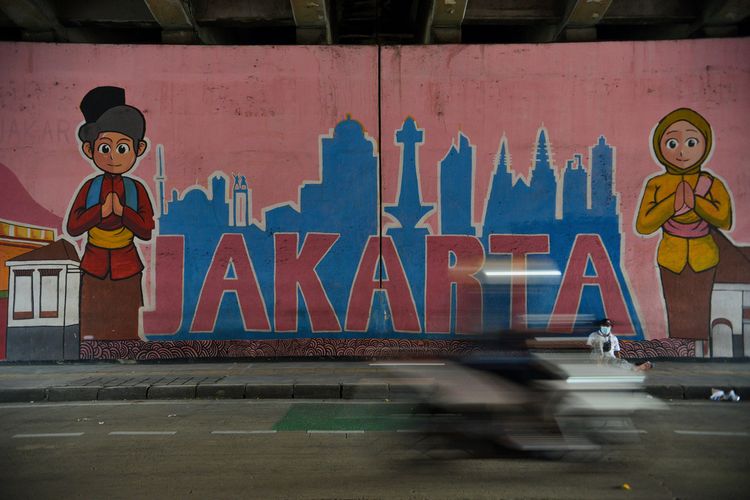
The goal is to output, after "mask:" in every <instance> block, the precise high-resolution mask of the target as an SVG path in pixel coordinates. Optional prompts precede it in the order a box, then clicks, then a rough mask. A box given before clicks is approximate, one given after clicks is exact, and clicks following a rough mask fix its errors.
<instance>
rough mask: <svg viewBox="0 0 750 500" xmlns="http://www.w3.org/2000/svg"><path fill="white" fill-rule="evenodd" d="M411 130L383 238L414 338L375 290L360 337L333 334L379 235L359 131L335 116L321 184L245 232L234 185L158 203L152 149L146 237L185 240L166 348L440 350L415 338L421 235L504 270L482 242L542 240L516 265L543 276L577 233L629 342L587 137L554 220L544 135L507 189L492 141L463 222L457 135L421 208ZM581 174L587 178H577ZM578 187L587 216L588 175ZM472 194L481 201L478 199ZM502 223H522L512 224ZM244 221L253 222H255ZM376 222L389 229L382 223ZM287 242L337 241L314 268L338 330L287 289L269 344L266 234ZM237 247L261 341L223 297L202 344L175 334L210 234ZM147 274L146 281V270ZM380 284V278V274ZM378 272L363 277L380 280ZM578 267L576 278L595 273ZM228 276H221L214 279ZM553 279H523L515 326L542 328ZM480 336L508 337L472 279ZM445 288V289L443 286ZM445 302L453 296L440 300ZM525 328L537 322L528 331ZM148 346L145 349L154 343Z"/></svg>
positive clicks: (591, 297)
mask: <svg viewBox="0 0 750 500" xmlns="http://www.w3.org/2000/svg"><path fill="white" fill-rule="evenodd" d="M424 134H425V131H424V130H422V129H419V128H418V126H417V123H416V122H415V120H414V119H412V118H407V119H405V120H404V122H403V124H402V126H401V127H400V128H399V129H398V130H396V131H395V132H394V136H393V138H394V140H395V143H396V144H397V146H399V147H400V148H401V169H400V176H399V186H398V195H397V199H396V200H395V202H394V203H383V207H382V209H383V214H384V215H383V228H384V229H383V232H384V235H385V236H388V237H390V238H392V239H393V242H394V245H395V247H396V250H397V251H398V253H399V256H400V258H401V261H402V264H403V267H404V271H405V273H406V276H407V278H408V281H409V285H410V288H411V293H412V296H413V297H414V302H415V304H416V307H417V312H418V317H419V321H420V325H421V328H422V333H418V334H415V333H401V332H395V331H394V329H393V325H392V322H391V312H390V308H389V304H388V300H387V297H386V294H385V292H384V291H376V292H375V296H374V299H373V301H372V310H371V316H370V322H369V326H368V329H367V332H364V333H363V332H347V331H346V330H345V322H346V313H347V306H348V301H349V295H350V292H351V288H352V283H353V281H354V277H355V274H356V272H357V268H358V265H359V262H360V259H361V257H362V253H363V251H364V248H365V245H366V244H367V241H368V239H369V238H370V237H371V236H377V235H378V227H379V224H380V218H381V217H380V207H379V197H380V192H379V190H380V179H379V175H380V174H379V172H378V158H377V155H376V151H377V148H376V143H375V141H374V140H373V139H372V138H368V137H367V136H366V134H365V132H364V129H363V127H362V126H361V124H360V123H359V122H357V121H356V120H354V119H352V118H351V117H350V116H347V117H346V119H344V120H342V121H340V122H339V123H338V124H337V125H336V126H335V128H334V129H333V133H332V134H330V135H326V136H322V137H321V138H320V146H319V147H320V148H321V165H320V169H321V170H320V171H321V178H320V181H306V182H303V185H302V187H301V189H300V195H299V202H298V204H296V203H291V202H290V203H285V204H281V205H278V206H274V207H271V208H268V209H266V210H264V212H263V216H262V217H261V219H262V222H263V224H259V223H258V222H257V221H256V220H254V218H253V216H252V215H253V214H252V202H251V200H252V189H253V186H251V185H248V183H247V180H246V177H245V176H244V175H243V174H242V173H232V174H231V175H227V174H224V173H215V174H212V176H210V178H209V179H208V186H207V189H200V188H199V186H193V187H190V188H188V189H186V190H185V191H183V192H182V194H181V195H180V193H179V192H178V191H177V190H174V189H173V190H171V196H170V199H166V196H167V195H166V193H167V192H169V191H168V190H167V189H166V181H167V179H168V177H169V176H168V173H167V172H166V170H167V169H166V162H165V159H164V151H163V148H161V147H159V148H158V150H157V161H158V168H157V174H156V176H155V177H154V180H155V181H156V184H157V189H156V192H157V193H158V196H159V198H160V199H159V200H158V206H159V209H160V215H159V226H158V227H159V234H160V235H182V236H184V241H185V258H184V276H185V280H184V282H185V285H184V291H183V321H182V326H181V329H180V331H178V332H177V333H176V334H175V335H174V339H175V340H177V339H180V340H186V339H192V340H204V339H205V340H210V339H213V340H218V339H226V340H228V339H251V338H252V339H279V338H296V337H343V338H365V337H366V338H378V337H379V338H414V337H417V336H419V337H420V338H434V339H445V338H452V337H453V336H454V335H456V333H455V332H454V331H453V325H454V324H455V296H454V299H453V306H452V309H453V312H454V319H453V322H452V326H451V333H450V334H445V333H437V334H435V333H430V332H425V331H424V328H425V318H424V293H425V288H424V280H425V237H426V236H428V235H431V234H443V235H448V234H451V235H470V236H476V237H478V238H479V240H480V241H481V243H482V245H483V247H484V249H485V255H487V259H488V261H493V262H496V263H497V264H498V265H508V263H509V262H510V260H509V259H510V257H509V256H502V255H490V254H489V235H490V234H549V241H550V252H549V255H529V256H527V262H528V265H529V266H530V267H534V266H537V267H538V266H549V265H550V263H552V265H554V266H556V267H557V269H559V270H560V271H564V270H565V267H566V263H567V260H568V257H569V255H570V251H571V248H572V246H573V242H574V240H575V237H576V235H577V234H580V233H585V234H598V235H599V236H600V237H601V240H602V242H603V244H604V246H605V248H606V250H607V252H608V254H609V256H610V259H611V261H612V265H613V268H614V271H615V275H616V277H617V280H618V282H619V285H620V288H621V290H622V292H623V297H624V299H625V304H626V306H627V310H628V313H629V315H630V318H631V321H632V322H633V326H634V328H635V331H636V336H635V337H633V338H639V339H642V338H643V332H642V328H641V325H640V321H639V319H638V315H637V313H636V310H635V307H634V304H633V300H632V296H631V293H630V290H629V287H628V283H627V281H626V280H625V277H624V274H623V271H622V267H621V234H620V230H619V228H620V215H619V213H618V210H617V207H618V200H617V195H616V194H615V193H614V191H613V175H614V173H613V170H614V150H613V148H612V147H611V146H610V145H609V144H607V141H606V138H605V137H604V136H600V137H599V138H598V141H597V142H596V144H595V145H594V146H593V147H592V148H591V149H590V151H591V155H590V157H591V158H590V170H589V171H587V170H586V169H585V168H584V165H583V156H582V155H580V154H578V155H575V157H574V158H573V159H571V160H568V161H567V162H566V165H565V167H564V169H563V170H562V173H561V176H560V177H562V181H563V189H562V197H563V199H562V211H561V212H562V213H561V217H558V215H557V214H556V207H557V205H556V204H557V201H556V200H557V193H558V179H557V175H556V174H555V171H554V169H553V166H552V164H551V161H550V154H551V153H550V146H549V138H548V134H547V131H546V130H545V129H544V128H540V129H539V132H538V135H537V141H536V147H535V151H536V155H535V159H534V162H533V165H532V167H531V170H530V173H529V177H528V181H527V182H524V181H522V180H521V179H515V181H514V176H513V172H512V170H511V168H510V162H509V155H510V153H509V148H508V145H507V140H506V139H505V137H503V138H502V139H501V145H500V151H499V153H498V157H497V164H496V166H495V167H496V170H495V172H494V174H493V175H492V177H491V180H490V187H489V192H488V195H487V200H486V208H485V210H484V213H483V215H484V220H481V221H474V220H473V217H472V213H473V206H472V203H473V200H474V196H473V193H474V192H475V190H476V186H475V185H474V172H475V169H476V164H475V163H476V162H475V159H474V156H475V155H474V146H473V145H472V144H471V142H470V138H469V137H467V136H465V135H464V134H462V133H459V134H458V141H457V144H451V145H450V147H449V148H448V152H447V153H446V155H445V157H444V158H443V159H442V161H441V162H440V169H439V172H438V177H439V190H438V200H437V202H436V203H434V204H433V203H425V202H424V201H423V199H422V196H421V186H420V181H419V176H418V165H417V158H418V155H417V150H418V148H419V146H420V145H421V144H422V143H423V142H424ZM589 172H590V173H589ZM589 175H590V177H591V193H590V206H589V201H588V199H589V193H588V183H589V179H588V177H589ZM480 191H481V190H480ZM435 211H438V212H439V213H438V221H439V225H438V229H437V230H435V231H434V232H433V230H431V229H430V227H429V226H427V225H425V224H424V220H425V218H427V217H428V216H429V215H431V214H433V213H434V212H435ZM516 214H523V217H522V218H519V217H518V216H517V215H516ZM255 219H258V218H257V217H256V218H255ZM388 219H391V221H389V220H388ZM279 232H283V233H299V247H298V251H299V249H301V247H302V245H303V243H304V241H305V236H306V235H307V234H309V233H336V234H339V235H340V236H339V238H338V240H337V241H336V243H335V244H334V245H333V247H332V248H331V250H330V251H329V252H328V253H327V254H326V256H325V257H324V258H323V260H322V261H321V262H320V263H319V264H318V266H317V267H316V268H315V269H316V272H317V274H318V276H319V277H320V280H321V282H322V284H323V287H324V289H325V291H326V293H327V295H328V298H329V300H330V302H331V305H332V306H333V309H334V311H335V313H336V315H337V317H338V320H339V324H340V325H341V327H342V330H343V331H340V332H315V333H313V332H312V328H311V325H310V321H309V316H308V313H307V310H306V305H305V300H304V297H303V296H302V293H301V291H300V290H298V292H297V293H298V304H299V307H298V313H297V315H298V330H297V332H296V333H288V332H283V333H275V332H274V325H273V320H274V237H273V235H274V233H279ZM226 233H239V234H242V235H243V238H244V241H245V243H246V246H247V249H248V252H249V255H250V259H251V261H252V263H253V268H254V270H255V274H256V277H257V280H258V284H259V286H260V290H261V294H262V297H263V299H264V302H265V306H266V311H267V315H268V318H269V320H270V322H271V332H258V331H244V326H243V322H242V316H241V314H240V310H239V304H238V302H237V297H236V294H235V293H225V294H224V295H223V298H222V301H221V305H220V308H219V313H218V315H217V320H216V325H215V328H214V331H213V332H208V333H206V332H203V333H197V332H196V333H191V332H190V331H189V328H190V325H191V323H192V320H193V315H194V313H195V310H196V306H197V303H198V298H199V294H200V292H201V288H202V285H203V280H204V278H205V276H206V274H207V272H208V268H209V266H210V263H211V259H212V256H213V254H214V252H215V249H216V247H217V245H218V243H219V240H220V239H221V237H222V235H223V234H226ZM156 272H158V269H157V270H156ZM381 273H382V276H381ZM386 273H387V268H386V269H384V266H383V265H382V262H381V264H380V266H378V271H377V272H376V274H375V276H373V279H375V280H377V279H378V278H384V279H385V278H387V276H386ZM595 273H596V270H595V269H593V266H592V265H591V262H589V263H588V266H587V271H586V274H587V275H589V276H593V275H595ZM226 277H227V278H231V277H233V269H232V268H231V266H230V268H229V270H228V271H227V276H226ZM560 281H561V277H557V278H550V277H546V278H544V279H543V280H539V281H538V282H535V281H533V280H532V279H531V278H530V279H529V283H530V285H531V287H530V289H529V294H528V297H529V299H528V314H529V318H530V319H529V326H530V327H533V328H543V327H545V326H546V320H544V319H543V318H544V317H545V316H546V315H549V314H550V313H551V312H552V308H553V306H554V302H555V298H556V296H557V292H558V289H559V286H560ZM482 286H483V301H484V312H483V324H484V331H499V330H502V329H506V328H508V327H509V326H510V321H511V318H510V286H509V283H507V282H497V283H493V282H490V281H483V283H482ZM454 288H455V287H454ZM454 293H455V292H454ZM578 315H579V317H580V320H581V323H590V320H591V319H592V318H596V317H602V316H603V315H604V306H603V303H602V299H601V294H600V292H599V290H598V287H597V286H591V285H587V286H585V287H584V291H583V294H582V298H581V303H580V306H579V309H578ZM534 318H541V319H537V320H535V319H534ZM155 338H156V337H155Z"/></svg>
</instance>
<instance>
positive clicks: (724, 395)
mask: <svg viewBox="0 0 750 500" xmlns="http://www.w3.org/2000/svg"><path fill="white" fill-rule="evenodd" d="M709 399H710V400H711V401H733V402H735V403H737V402H739V400H740V397H739V395H738V394H737V393H736V392H734V389H733V390H731V391H729V392H724V391H722V390H721V389H711V397H710V398H709Z"/></svg>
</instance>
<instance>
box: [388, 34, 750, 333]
mask: <svg viewBox="0 0 750 500" xmlns="http://www.w3.org/2000/svg"><path fill="white" fill-rule="evenodd" d="M748 52H750V41H748V40H743V39H736V40H700V41H698V40H696V41H679V42H671V41H670V42H647V43H643V42H640V43H633V42H618V43H597V44H553V45H512V46H479V45H475V46H465V45H462V46H428V47H384V48H383V53H382V102H383V116H382V129H383V145H382V150H383V156H382V168H383V202H384V203H392V202H394V201H395V198H396V194H397V180H398V170H397V169H398V166H399V155H400V148H398V147H397V146H396V144H395V143H394V142H393V131H394V130H396V129H398V128H399V126H400V125H401V123H402V122H403V119H404V117H405V116H407V115H408V116H411V117H413V118H414V119H415V120H416V122H417V125H418V126H419V127H420V128H422V129H424V130H425V132H424V134H425V135H424V144H422V146H421V148H420V149H419V168H420V179H421V188H422V195H423V198H424V202H425V203H434V202H435V201H436V199H437V193H436V189H437V185H438V184H437V172H438V163H439V162H440V160H441V159H443V158H444V157H445V155H446V154H447V153H448V150H449V149H450V146H451V143H452V142H453V143H457V142H458V134H459V132H462V133H463V134H464V135H466V136H467V137H468V138H469V139H470V141H471V143H472V144H473V145H474V146H475V147H476V165H475V169H476V170H475V172H476V181H475V192H474V196H475V198H474V220H475V221H479V220H481V219H482V212H483V210H484V203H485V197H486V196H487V189H488V187H489V183H490V179H491V175H492V173H493V171H494V168H495V165H496V164H497V160H496V158H497V154H498V151H499V146H500V140H501V138H502V137H503V136H505V137H507V140H508V147H509V151H510V154H511V162H512V163H511V167H512V169H513V170H514V171H515V172H516V173H518V174H519V175H522V176H526V175H527V174H528V171H529V167H530V166H531V164H532V159H533V155H534V146H535V141H536V137H537V130H538V128H539V127H541V126H544V127H546V129H547V131H548V132H549V140H550V143H551V150H552V160H553V162H554V164H555V167H556V168H557V170H558V172H559V171H560V168H561V167H564V166H565V162H566V160H568V159H572V158H573V155H574V154H576V153H581V154H584V164H587V161H588V148H589V147H590V146H591V145H593V144H595V143H596V140H597V139H598V137H599V136H600V135H604V136H606V138H607V141H608V143H609V144H611V145H612V146H614V147H615V148H616V176H615V190H616V192H618V193H619V196H620V210H621V213H622V217H621V221H622V227H621V232H622V235H623V245H624V252H623V255H624V263H623V264H624V268H625V270H626V273H627V276H628V277H629V281H630V285H631V290H632V292H633V294H634V297H635V301H636V305H637V307H638V310H639V313H640V317H641V321H642V324H643V327H644V332H645V335H646V337H647V338H661V337H664V336H666V315H665V311H664V303H663V298H662V294H661V288H660V287H661V285H660V281H659V275H658V269H657V266H656V258H655V254H656V246H657V244H658V240H659V238H658V234H655V235H652V236H651V237H647V238H644V237H641V236H640V235H638V234H637V233H636V232H635V230H634V226H633V220H634V214H635V213H636V211H637V210H638V203H639V200H640V194H641V189H642V186H643V183H644V180H645V179H646V178H647V177H650V176H651V175H654V174H657V173H662V172H663V167H661V166H660V165H658V164H657V163H656V162H655V160H654V159H652V153H651V151H650V133H651V131H652V129H653V128H654V127H655V126H656V123H657V122H658V121H659V120H660V119H661V118H662V117H663V116H664V115H666V114H667V113H669V112H670V111H672V110H674V109H676V108H680V107H689V108H692V109H695V110H696V111H698V112H699V113H701V114H702V115H703V116H704V117H706V119H707V120H708V121H709V123H710V124H711V125H712V127H713V131H714V152H713V155H712V157H711V158H710V160H709V161H708V162H707V163H706V168H707V169H709V170H710V171H712V172H714V173H715V174H717V175H718V176H720V177H721V178H722V179H724V180H725V184H726V185H727V186H728V187H729V190H730V191H731V194H732V198H733V201H734V225H733V227H732V230H731V231H730V232H729V235H730V236H731V237H732V238H733V239H734V241H735V243H738V244H748V243H750V217H748V216H747V215H746V214H748V213H750V197H748V186H750V170H748V169H747V168H746V166H745V163H746V160H745V157H746V153H745V149H746V144H747V137H746V136H747V131H748V130H750V93H749V92H748V91H747V90H748V89H749V88H750V62H749V61H748V59H747V58H746V57H745V55H746V54H748ZM551 202H553V201H552V199H551ZM437 216H438V213H437V211H436V212H433V214H431V215H430V216H429V218H428V219H427V222H428V224H430V225H431V227H432V228H433V229H437ZM386 217H387V216H386ZM518 217H520V218H522V217H523V214H518ZM388 221H389V219H388V218H386V219H385V221H384V222H386V223H387V222H388Z"/></svg>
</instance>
